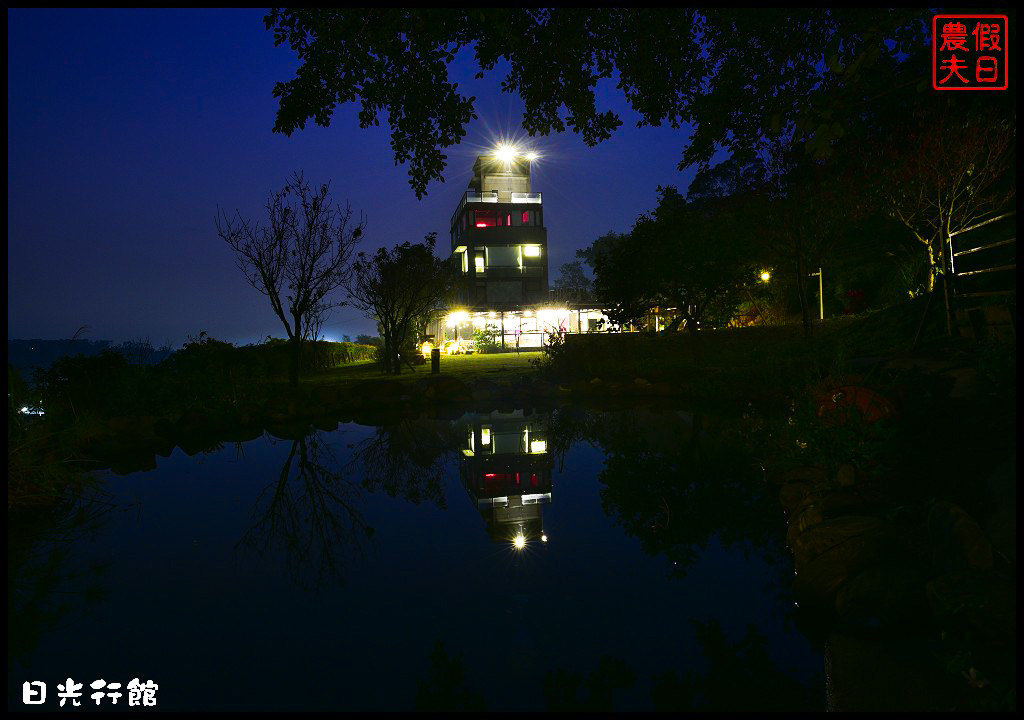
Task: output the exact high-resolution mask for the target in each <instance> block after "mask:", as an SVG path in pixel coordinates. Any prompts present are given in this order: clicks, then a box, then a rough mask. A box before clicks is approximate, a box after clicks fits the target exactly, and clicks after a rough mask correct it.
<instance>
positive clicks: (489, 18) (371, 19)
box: [264, 7, 931, 197]
mask: <svg viewBox="0 0 1024 720" xmlns="http://www.w3.org/2000/svg"><path fill="white" fill-rule="evenodd" d="M264 22H265V25H266V27H267V29H268V30H272V31H273V34H274V42H275V45H281V44H285V43H287V44H288V45H290V46H291V48H292V49H293V50H294V51H295V52H296V53H297V55H298V57H299V60H300V63H301V64H300V65H299V66H298V68H297V70H296V72H295V77H294V78H293V79H291V80H289V81H287V82H279V83H277V84H276V86H275V87H274V96H275V97H276V98H278V99H279V102H280V106H279V108H278V113H277V118H276V122H275V125H274V131H275V132H283V133H285V134H287V135H290V134H291V133H293V132H294V131H295V130H298V129H302V128H304V127H305V125H306V122H307V121H308V120H310V119H312V120H314V121H315V122H316V123H317V124H319V125H322V126H327V125H329V124H330V120H331V115H332V114H333V112H334V108H335V107H336V106H337V105H338V104H339V103H347V102H353V101H355V100H356V98H357V97H358V98H359V99H360V101H361V105H362V108H361V111H360V113H359V122H360V125H361V127H364V128H365V127H370V126H374V125H378V124H380V120H379V117H378V116H379V114H380V113H381V112H383V111H386V112H387V114H388V116H387V120H388V123H389V125H390V126H391V144H392V147H393V148H394V151H395V160H396V162H398V163H405V162H409V163H410V168H409V176H410V180H409V182H410V185H411V186H412V187H413V189H414V190H415V192H416V194H417V196H418V197H422V196H423V195H424V194H425V193H426V187H427V184H428V183H429V182H430V181H431V180H443V179H444V178H443V175H442V171H443V170H444V169H445V166H446V160H447V157H446V155H445V154H444V153H443V150H444V148H447V147H450V146H452V145H455V144H457V143H458V142H460V140H461V138H462V137H463V136H464V135H465V126H466V124H467V123H468V122H469V121H470V120H472V119H474V118H475V117H476V115H475V113H474V101H475V99H476V98H474V97H466V96H464V95H462V94H460V93H459V91H458V84H457V83H453V82H450V81H449V76H448V66H449V64H450V63H451V62H452V61H453V60H454V59H455V58H456V56H457V55H458V53H459V51H460V50H461V49H463V48H467V47H472V48H473V51H474V57H475V61H476V64H477V65H478V66H479V68H480V72H479V73H478V75H477V77H478V78H482V77H483V76H484V73H485V72H487V71H490V70H493V69H494V68H495V66H496V65H498V63H499V62H507V64H508V66H509V72H508V74H507V75H506V76H505V78H504V79H503V80H502V82H501V87H502V89H503V90H504V91H505V92H510V93H518V94H519V96H520V98H521V99H522V101H523V105H524V111H523V128H524V129H525V130H526V131H527V132H528V133H529V134H530V135H537V134H539V135H548V134H550V133H551V132H552V131H554V132H563V131H564V130H565V129H566V128H571V129H572V131H573V132H575V133H578V134H581V135H582V136H583V140H584V142H586V143H587V144H588V145H595V144H597V143H598V142H601V141H603V140H607V139H608V138H609V137H611V134H612V133H613V132H614V131H615V130H616V129H617V128H618V127H619V126H620V125H621V124H622V121H621V120H620V119H619V117H618V115H617V114H616V113H614V112H612V111H611V110H604V111H602V110H599V109H598V107H597V102H596V97H595V89H596V86H597V84H598V82H600V81H601V80H602V79H607V78H614V81H615V82H616V83H617V86H618V88H620V89H621V90H622V92H623V94H624V95H625V97H626V100H627V101H628V103H629V104H630V106H631V107H632V108H633V110H635V111H636V112H637V113H638V114H639V116H640V120H639V121H638V125H640V126H643V125H654V126H658V125H661V124H663V123H665V124H668V125H671V126H672V127H673V128H681V127H682V126H683V125H687V126H688V127H690V128H691V129H692V131H693V134H692V136H691V137H690V141H689V145H688V146H687V147H686V149H685V152H684V153H683V157H682V160H681V162H680V168H681V169H682V168H683V167H688V166H690V165H693V164H695V163H696V164H702V165H707V164H708V163H709V162H710V160H711V158H712V157H713V156H714V154H715V153H716V151H717V150H719V149H720V148H725V149H727V150H730V151H733V152H735V151H756V150H757V149H758V148H759V147H760V145H761V143H762V142H763V141H764V140H766V139H768V138H771V137H775V136H779V135H784V136H785V137H786V138H787V139H789V140H792V141H793V142H795V143H797V144H801V145H806V147H807V148H808V149H809V150H811V151H812V152H813V153H814V154H817V155H825V154H828V153H829V152H830V151H831V150H832V148H833V144H834V142H835V141H836V140H839V139H840V138H842V136H843V134H844V126H845V124H846V122H847V121H848V120H850V119H851V118H854V117H856V116H857V114H858V113H859V112H860V111H862V110H863V108H864V107H865V106H866V105H870V104H872V103H879V102H880V101H883V100H885V99H887V98H888V97H891V96H892V95H894V94H897V93H900V94H906V93H915V92H916V93H920V94H925V93H930V92H931V89H930V88H929V87H928V82H927V79H926V77H924V76H922V72H921V68H922V67H927V58H928V52H929V49H930V45H929V41H930V32H929V31H930V29H931V14H930V12H929V11H928V10H926V9H923V8H922V9H880V8H870V9H869V8H849V9H847V8H843V9H839V8H800V9H774V8H773V9H768V8H764V9H758V10H757V11H755V12H751V11H750V10H741V9H737V8H705V9H694V8H674V9H664V8H648V9H637V8H611V7H609V8H594V7H587V8H525V7H524V8H485V7H473V8H465V9H410V8H373V9H370V10H367V9H363V8H352V9H348V8H346V9H337V8H331V9H326V8H325V9H321V8H276V9H274V10H272V11H271V12H270V13H269V14H267V16H266V17H265V18H264Z"/></svg>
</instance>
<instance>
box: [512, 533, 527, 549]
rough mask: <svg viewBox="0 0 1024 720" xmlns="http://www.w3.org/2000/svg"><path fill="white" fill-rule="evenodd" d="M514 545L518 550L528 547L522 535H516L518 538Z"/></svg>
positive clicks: (513, 542)
mask: <svg viewBox="0 0 1024 720" xmlns="http://www.w3.org/2000/svg"><path fill="white" fill-rule="evenodd" d="M512 544H513V545H514V546H515V548H516V550H522V549H523V548H524V547H526V538H524V537H523V536H522V535H516V538H515V540H513V541H512Z"/></svg>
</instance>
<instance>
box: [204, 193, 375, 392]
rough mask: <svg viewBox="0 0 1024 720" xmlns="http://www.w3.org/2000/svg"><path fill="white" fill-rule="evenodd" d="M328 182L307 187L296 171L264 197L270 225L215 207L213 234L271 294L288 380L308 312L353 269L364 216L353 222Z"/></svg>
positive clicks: (295, 368) (295, 372) (294, 375)
mask: <svg viewBox="0 0 1024 720" xmlns="http://www.w3.org/2000/svg"><path fill="white" fill-rule="evenodd" d="M329 192H330V186H329V185H327V184H325V185H321V186H320V188H319V189H318V190H315V191H314V190H313V189H311V188H310V186H309V184H308V183H307V182H306V181H305V180H304V179H303V177H302V175H301V174H300V173H295V174H294V175H292V177H291V178H289V180H288V182H287V184H286V185H285V186H284V188H283V189H282V190H280V191H278V192H274V193H272V194H271V195H270V198H269V199H268V200H267V205H266V208H267V216H268V221H269V226H262V225H260V224H259V223H258V222H255V223H253V222H250V221H248V220H245V219H243V218H242V216H241V214H240V213H239V212H238V211H237V210H236V211H235V215H234V217H229V216H228V215H227V214H226V213H225V212H224V211H223V210H220V209H219V208H218V215H217V218H216V226H217V234H218V235H219V236H220V237H221V238H222V239H223V240H224V241H225V242H227V244H228V245H229V246H230V247H231V249H232V250H234V252H235V260H236V262H237V264H238V267H239V268H240V269H241V270H242V272H243V273H244V274H245V279H246V280H248V281H249V284H250V285H252V286H253V287H254V288H256V289H257V290H259V291H260V292H261V293H263V294H264V295H266V296H267V297H268V298H269V299H270V305H271V307H273V309H274V314H275V315H277V317H278V319H279V320H280V321H281V324H282V325H284V329H285V332H286V333H287V335H288V341H289V345H290V350H291V352H290V358H289V366H288V380H289V382H290V383H291V384H292V385H297V384H298V382H299V354H300V347H301V343H302V340H303V339H304V338H305V337H306V336H307V334H308V324H309V322H310V313H311V312H313V311H314V310H315V309H316V308H318V307H319V306H322V305H324V304H325V303H326V304H329V303H330V300H329V298H330V295H331V293H333V292H334V291H335V290H337V289H338V288H339V287H341V286H342V285H343V284H344V283H345V281H346V280H347V279H348V277H349V275H350V273H351V260H352V252H353V248H354V246H355V244H356V242H357V241H358V240H359V238H360V237H361V236H362V234H363V229H364V228H365V227H366V222H365V221H364V220H362V219H360V221H359V223H358V224H354V225H353V223H352V208H351V207H348V206H346V207H345V209H342V208H341V207H340V206H336V205H334V204H333V203H332V202H331V200H330V199H329Z"/></svg>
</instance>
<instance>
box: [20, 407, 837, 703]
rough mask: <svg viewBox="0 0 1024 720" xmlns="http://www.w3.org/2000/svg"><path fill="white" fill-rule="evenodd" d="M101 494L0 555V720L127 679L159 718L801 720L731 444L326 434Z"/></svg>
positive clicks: (765, 509)
mask: <svg viewBox="0 0 1024 720" xmlns="http://www.w3.org/2000/svg"><path fill="white" fill-rule="evenodd" d="M103 487H104V488H105V490H106V491H107V492H108V493H109V494H107V495H105V496H104V497H103V502H104V503H107V504H100V503H97V504H94V505H92V506H91V508H90V515H91V517H90V518H89V519H83V518H80V520H81V521H80V522H77V523H76V522H67V521H64V522H62V523H60V524H59V525H57V526H54V527H51V528H49V529H48V530H47V531H46V532H40V531H39V530H38V529H37V528H36V529H33V530H32V531H25V530H24V529H19V528H15V529H13V530H12V531H11V534H10V535H9V540H10V541H11V542H10V543H9V550H8V580H9V591H8V630H9V632H8V636H9V639H8V656H9V658H8V659H9V664H8V698H9V700H8V705H9V708H11V709H25V706H23V705H22V704H21V683H22V682H24V681H26V680H39V681H43V682H46V683H47V686H48V687H49V689H50V696H51V700H49V701H48V708H49V709H51V710H53V709H57V702H58V701H57V700H55V699H52V698H55V697H56V692H57V688H56V686H57V684H58V683H63V682H64V680H65V679H66V678H68V677H71V678H72V679H74V680H75V681H76V682H84V683H85V686H86V691H85V692H86V694H85V702H84V703H83V708H82V709H85V707H87V706H92V707H95V705H94V703H93V701H92V700H90V699H89V698H88V694H89V692H90V691H89V687H88V684H89V683H90V682H91V681H93V680H96V679H98V678H103V679H106V680H107V681H108V682H114V681H119V682H122V683H126V682H127V681H129V680H131V679H132V678H135V677H139V678H141V679H142V680H143V681H145V680H147V679H149V680H152V681H153V682H155V683H157V684H158V685H159V691H158V692H157V707H158V709H200V708H211V709H270V710H281V709H288V708H294V709H345V710H356V709H370V710H392V709H414V708H426V709H430V708H435V709H437V708H464V709H472V708H486V709H489V710H513V709H525V710H532V709H546V708H561V709H570V708H575V709H588V708H589V709H616V710H625V709H634V708H636V709H655V708H661V709H683V708H712V709H727V708H741V709H742V708H750V709H784V708H791V709H798V708H800V709H805V708H807V709H814V708H821V707H822V706H823V705H824V690H823V680H822V659H821V654H820V652H818V651H816V650H815V649H813V648H812V647H811V644H810V643H809V641H808V640H807V639H806V638H804V636H803V635H801V634H800V633H799V631H797V630H796V629H795V628H794V627H793V622H792V619H791V616H792V612H793V603H792V600H791V598H790V596H789V586H790V585H791V580H792V562H791V560H790V558H789V557H788V555H787V553H786V550H785V548H784V546H783V544H782V537H781V536H782V530H783V527H784V525H783V522H782V518H781V517H780V512H781V511H780V510H779V507H778V503H777V500H776V498H775V497H773V496H772V493H771V492H770V491H769V490H768V489H767V488H765V487H764V483H763V480H762V478H761V471H760V468H759V467H758V466H757V463H756V462H754V461H753V460H751V459H750V458H749V457H748V456H747V454H746V452H745V451H744V450H743V449H742V447H741V443H739V441H738V440H737V439H736V436H735V434H734V433H733V432H732V429H731V425H730V423H728V422H724V421H720V420H712V419H708V418H701V417H697V418H695V417H694V416H693V415H692V414H690V413H685V412H677V411H663V412H655V413H652V412H638V411H619V412H600V413H598V412H592V411H582V410H573V409H571V408H561V409H559V410H554V411H551V410H549V411H537V410H529V409H528V410H515V411H511V410H510V411H506V412H492V413H476V412H471V413H467V414H465V415H463V416H461V417H458V418H456V419H426V418H424V419H404V420H400V421H398V420H396V421H395V422H394V423H392V424H389V425H385V426H381V427H365V426H360V425H355V424H345V425H341V426H339V427H338V428H337V429H336V430H333V431H312V432H310V434H309V435H307V436H306V437H304V438H303V439H301V440H280V439H276V438H273V437H272V436H270V435H266V436H264V437H263V438H260V439H257V440H253V441H250V442H246V443H241V444H238V445H236V444H227V445H224V446H221V447H219V448H217V449H214V450H212V451H211V452H208V453H200V454H198V455H195V456H188V455H185V454H184V453H182V452H181V450H180V449H179V450H175V452H174V453H173V454H172V455H171V456H170V457H168V458H160V459H159V463H158V466H157V468H156V470H154V471H152V472H148V473H137V474H133V475H128V476H124V477H118V476H114V475H104V476H103ZM520 546H521V547H520ZM124 702H125V700H124V699H123V698H122V700H121V705H123V704H124ZM44 709H45V706H44Z"/></svg>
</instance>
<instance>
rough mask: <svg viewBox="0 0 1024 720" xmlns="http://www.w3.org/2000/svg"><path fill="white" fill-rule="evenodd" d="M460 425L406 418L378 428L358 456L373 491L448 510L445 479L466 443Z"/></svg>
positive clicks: (364, 475)
mask: <svg viewBox="0 0 1024 720" xmlns="http://www.w3.org/2000/svg"><path fill="white" fill-rule="evenodd" d="M463 436H464V433H463V432H462V431H461V429H460V427H459V426H458V424H453V423H452V422H451V421H448V420H436V419H432V418H404V419H401V420H399V421H397V422H395V423H392V424H390V425H382V426H380V427H378V428H377V429H376V431H375V433H374V435H373V436H372V437H370V438H368V439H367V440H366V441H364V442H363V443H361V444H360V445H359V446H358V447H357V449H356V453H355V460H356V461H357V462H358V463H359V465H360V467H361V471H362V473H363V485H364V486H365V487H366V488H367V489H368V490H370V491H373V492H377V491H380V490H383V491H384V492H385V493H387V494H388V495H390V496H392V497H395V496H398V497H401V498H403V499H405V500H408V501H410V502H414V503H420V502H424V501H429V502H432V503H435V504H436V505H438V506H439V507H442V508H443V507H445V497H444V477H445V473H446V472H447V471H448V465H449V461H450V459H451V457H452V455H453V454H454V453H455V451H456V450H457V449H458V448H459V446H460V443H461V441H462V440H463Z"/></svg>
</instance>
